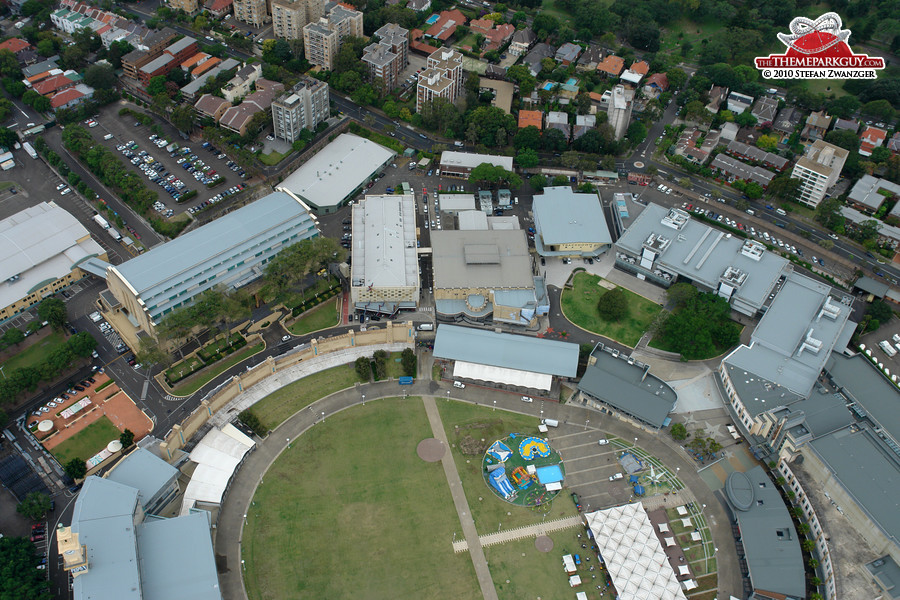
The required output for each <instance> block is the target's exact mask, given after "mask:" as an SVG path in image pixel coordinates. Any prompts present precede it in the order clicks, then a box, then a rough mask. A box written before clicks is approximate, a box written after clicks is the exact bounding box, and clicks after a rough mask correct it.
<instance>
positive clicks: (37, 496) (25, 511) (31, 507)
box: [16, 492, 50, 521]
mask: <svg viewBox="0 0 900 600" xmlns="http://www.w3.org/2000/svg"><path fill="white" fill-rule="evenodd" d="M49 510H50V496H48V495H47V494H45V493H43V492H31V493H30V494H28V495H27V496H25V499H24V500H22V502H20V503H19V505H18V506H16V512H18V513H19V514H21V515H25V516H26V517H28V518H29V519H32V520H34V521H37V520H38V519H40V518H41V517H43V516H44V515H45V514H47V511H49Z"/></svg>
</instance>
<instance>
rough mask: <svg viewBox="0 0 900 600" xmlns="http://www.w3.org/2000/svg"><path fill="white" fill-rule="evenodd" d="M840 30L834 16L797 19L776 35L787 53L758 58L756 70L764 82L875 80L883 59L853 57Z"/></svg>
mask: <svg viewBox="0 0 900 600" xmlns="http://www.w3.org/2000/svg"><path fill="white" fill-rule="evenodd" d="M841 27H842V22H841V17H840V16H839V15H838V14H837V13H833V12H830V13H825V14H824V15H822V16H821V17H819V18H818V19H816V20H815V21H813V20H811V19H807V18H806V17H796V18H795V19H794V20H793V21H791V24H790V30H791V32H790V33H789V34H788V33H779V34H778V39H779V40H781V41H782V42H783V43H784V45H785V46H787V51H786V52H785V53H784V54H770V55H769V56H768V57H764V56H761V57H758V58H757V59H756V68H757V69H760V70H761V71H762V75H763V77H765V78H766V79H773V78H777V79H794V78H799V79H820V78H821V79H874V78H875V70H880V69H884V59H883V58H881V57H870V56H869V55H868V54H855V53H854V52H853V50H851V49H850V46H849V45H848V44H847V40H848V39H849V37H850V30H849V29H841ZM805 69H812V70H813V71H804V70H805Z"/></svg>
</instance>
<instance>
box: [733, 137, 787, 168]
mask: <svg viewBox="0 0 900 600" xmlns="http://www.w3.org/2000/svg"><path fill="white" fill-rule="evenodd" d="M725 151H726V152H728V153H729V154H731V155H732V156H737V157H738V158H743V159H746V160H750V161H753V162H756V163H760V164H762V165H765V166H767V167H770V168H772V169H775V170H776V171H778V172H781V171H783V170H784V168H785V167H786V166H787V165H788V160H787V159H786V158H784V157H783V156H778V155H777V154H773V153H771V152H766V151H765V150H763V149H762V148H757V147H756V146H751V145H748V144H744V143H742V142H738V141H732V142H729V143H728V147H727V148H726V150H725Z"/></svg>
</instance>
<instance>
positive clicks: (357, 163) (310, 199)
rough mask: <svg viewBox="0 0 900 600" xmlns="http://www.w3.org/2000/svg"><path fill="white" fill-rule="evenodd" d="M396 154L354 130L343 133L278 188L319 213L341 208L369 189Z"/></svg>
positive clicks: (331, 211)
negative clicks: (373, 180) (362, 136)
mask: <svg viewBox="0 0 900 600" xmlns="http://www.w3.org/2000/svg"><path fill="white" fill-rule="evenodd" d="M394 156H396V153H395V152H393V151H392V150H388V149H387V148H385V147H384V146H380V145H378V144H376V143H375V142H371V141H369V140H367V139H365V138H361V137H359V136H357V135H353V134H350V133H342V134H341V135H339V136H337V137H336V138H335V139H334V141H332V142H331V143H330V144H328V145H327V146H325V147H324V148H322V149H321V150H319V151H318V152H317V153H316V154H315V156H313V157H312V158H311V159H310V160H309V161H307V162H306V163H304V164H303V165H302V166H301V167H300V168H299V169H297V170H296V171H294V172H293V173H291V174H290V175H289V176H288V177H287V178H285V180H284V181H282V182H281V184H279V186H278V187H277V188H276V189H277V190H278V191H281V192H285V193H287V194H290V195H291V196H293V197H294V198H297V199H298V200H301V201H303V202H304V203H305V204H307V205H309V207H310V208H312V210H313V211H315V212H316V213H317V214H328V213H333V212H335V211H336V210H338V209H339V208H340V207H341V206H343V204H344V203H345V202H347V201H348V200H349V199H350V198H352V197H353V196H354V195H356V194H357V193H359V192H360V191H361V190H362V189H364V188H365V185H366V183H368V182H369V181H370V180H371V179H372V178H373V177H374V176H375V175H377V174H378V172H379V171H381V169H383V168H384V167H385V166H387V165H388V164H390V162H391V161H392V160H393V158H394Z"/></svg>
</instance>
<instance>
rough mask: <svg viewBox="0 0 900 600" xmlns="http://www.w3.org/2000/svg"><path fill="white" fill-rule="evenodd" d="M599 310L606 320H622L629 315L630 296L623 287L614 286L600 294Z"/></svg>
mask: <svg viewBox="0 0 900 600" xmlns="http://www.w3.org/2000/svg"><path fill="white" fill-rule="evenodd" d="M597 311H598V312H599V313H600V317H601V318H602V319H604V320H606V321H621V320H622V319H624V318H625V317H626V316H628V298H627V297H626V296H625V292H624V291H623V290H622V288H620V287H617V288H613V289H611V290H609V291H608V292H606V293H605V294H603V295H602V296H600V300H598V301H597Z"/></svg>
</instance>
